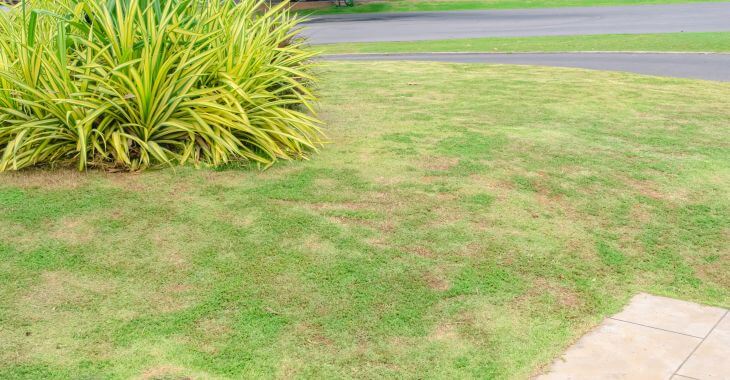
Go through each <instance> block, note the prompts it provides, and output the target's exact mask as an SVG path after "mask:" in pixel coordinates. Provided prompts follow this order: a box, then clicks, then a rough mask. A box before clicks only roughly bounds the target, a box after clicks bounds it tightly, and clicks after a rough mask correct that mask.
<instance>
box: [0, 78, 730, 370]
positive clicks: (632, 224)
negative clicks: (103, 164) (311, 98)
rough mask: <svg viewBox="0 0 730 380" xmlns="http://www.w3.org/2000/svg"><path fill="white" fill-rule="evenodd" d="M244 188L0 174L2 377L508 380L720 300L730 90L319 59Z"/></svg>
mask: <svg viewBox="0 0 730 380" xmlns="http://www.w3.org/2000/svg"><path fill="white" fill-rule="evenodd" d="M322 71H323V77H324V80H323V83H322V91H323V95H324V99H323V102H322V112H323V117H324V118H325V119H326V121H327V123H328V130H329V137H330V140H331V144H329V145H327V146H326V147H325V148H324V149H323V151H322V152H321V153H320V154H318V155H315V156H314V157H313V159H312V160H310V161H307V162H294V163H289V164H281V165H277V166H275V167H274V168H272V169H271V170H268V171H265V172H257V171H253V170H249V169H246V168H230V169H228V170H224V171H211V170H193V169H189V168H182V169H176V170H160V171H156V172H146V173H142V174H105V173H98V172H97V173H89V174H86V175H82V174H77V173H75V172H71V171H56V172H50V173H48V172H41V171H25V172H21V173H11V174H4V175H1V176H0V205H2V206H1V207H0V222H1V223H2V226H3V228H2V229H0V283H1V284H2V285H0V378H13V379H17V378H47V379H53V378H58V379H65V378H90V377H93V378H129V377H138V378H176V377H181V376H189V377H191V378H240V377H257V378H258V377H263V378H292V377H297V378H299V377H301V378H379V377H399V378H422V377H423V375H424V374H426V373H427V374H428V375H429V377H434V378H464V377H479V378H525V377H527V376H528V375H530V374H533V373H536V372H538V371H540V369H541V368H542V367H543V366H544V365H546V364H547V363H549V362H550V361H551V360H552V359H553V358H554V357H555V356H557V355H559V354H560V352H561V351H562V350H563V349H564V348H565V347H567V346H568V345H569V344H570V343H571V342H572V341H574V340H575V339H576V338H577V337H579V336H580V335H581V334H582V333H584V332H585V331H587V330H588V329H589V328H590V327H591V326H592V325H594V324H595V323H597V322H598V321H599V320H600V319H601V318H602V317H604V316H606V315H608V314H610V313H614V312H616V311H618V310H619V309H620V308H621V306H622V305H623V304H624V302H626V301H627V300H628V298H629V297H630V296H631V295H632V294H634V293H635V292H638V291H647V292H651V293H655V294H661V295H668V296H672V297H679V298H682V299H687V300H691V301H697V302H702V303H706V304H712V305H723V306H726V307H727V306H728V304H730V277H728V276H727V273H729V271H730V255H729V253H730V252H729V248H728V247H730V194H729V193H728V191H727V189H728V187H730V128H728V123H729V122H730V85H728V84H723V83H713V82H702V81H689V80H679V79H661V78H654V77H646V76H638V75H630V74H620V73H608V72H596V71H583V70H576V69H559V68H530V67H514V66H491V65H458V64H437V63H327V64H323V66H322Z"/></svg>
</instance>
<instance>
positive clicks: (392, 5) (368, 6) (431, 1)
mask: <svg viewBox="0 0 730 380" xmlns="http://www.w3.org/2000/svg"><path fill="white" fill-rule="evenodd" d="M715 1H725V0H382V1H372V2H359V1H358V0H355V4H356V5H355V6H354V7H344V6H341V7H337V6H332V7H330V8H325V9H317V10H314V11H312V10H303V11H301V12H302V13H309V14H332V13H381V12H423V11H465V10H476V9H525V8H559V7H594V6H606V5H645V4H678V3H679V4H682V3H699V2H704V3H706V2H715Z"/></svg>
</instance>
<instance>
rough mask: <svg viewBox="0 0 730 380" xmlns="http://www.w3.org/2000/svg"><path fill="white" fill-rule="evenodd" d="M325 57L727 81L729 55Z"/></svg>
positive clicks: (729, 73)
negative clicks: (521, 67)
mask: <svg viewBox="0 0 730 380" xmlns="http://www.w3.org/2000/svg"><path fill="white" fill-rule="evenodd" d="M322 59H326V60H350V61H436V62H459V63H496V64H518V65H538V66H558V67H577V68H584V69H594V70H610V71H625V72H632V73H639V74H647V75H658V76H671V77H679V78H691V79H707V80H716V81H726V82H730V54H699V53H515V54H494V53H481V54H480V53H414V54H341V55H329V56H323V57H322Z"/></svg>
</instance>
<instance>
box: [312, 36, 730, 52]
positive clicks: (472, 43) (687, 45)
mask: <svg viewBox="0 0 730 380" xmlns="http://www.w3.org/2000/svg"><path fill="white" fill-rule="evenodd" d="M317 48H318V49H320V50H322V51H323V52H324V53H326V54H343V53H425V52H486V53H516V52H566V51H661V52H730V33H728V32H717V33H662V34H598V35H585V36H547V37H504V38H465V39H453V40H438V41H408V42H363V43H342V44H329V45H320V46H317Z"/></svg>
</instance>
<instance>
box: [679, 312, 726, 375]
mask: <svg viewBox="0 0 730 380" xmlns="http://www.w3.org/2000/svg"><path fill="white" fill-rule="evenodd" d="M677 374H679V375H683V376H689V377H692V378H695V379H730V317H728V316H727V315H726V316H725V318H723V319H722V321H721V322H720V323H719V324H718V325H717V327H715V329H714V330H712V332H711V333H710V335H709V336H708V337H707V338H705V340H704V341H703V342H702V344H700V346H699V347H698V348H697V350H696V351H695V352H694V353H693V354H692V356H691V357H690V358H689V359H687V362H685V363H684V365H682V367H681V368H680V369H679V370H678V371H677Z"/></svg>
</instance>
